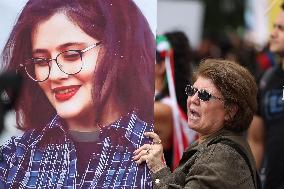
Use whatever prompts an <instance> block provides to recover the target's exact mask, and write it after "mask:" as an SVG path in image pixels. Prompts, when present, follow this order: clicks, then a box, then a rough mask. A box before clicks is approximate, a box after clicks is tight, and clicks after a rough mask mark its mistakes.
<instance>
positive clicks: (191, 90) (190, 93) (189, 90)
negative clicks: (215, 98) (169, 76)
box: [185, 85, 195, 96]
mask: <svg viewBox="0 0 284 189" xmlns="http://www.w3.org/2000/svg"><path fill="white" fill-rule="evenodd" d="M185 92H186V94H187V95H188V96H193V95H194V93H195V90H194V88H193V87H192V86H190V85H188V86H186V88H185Z"/></svg>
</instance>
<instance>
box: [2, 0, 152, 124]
mask: <svg viewBox="0 0 284 189" xmlns="http://www.w3.org/2000/svg"><path fill="white" fill-rule="evenodd" d="M58 12H60V13H61V12H62V13H64V14H65V15H66V16H67V17H68V18H69V19H70V20H72V21H73V22H74V23H75V24H77V25H78V26H79V27H80V28H81V29H82V30H83V31H84V32H85V33H86V34H88V35H90V36H91V37H93V38H96V39H99V40H101V41H102V49H103V50H102V53H103V54H102V55H101V57H100V58H99V61H98V63H97V64H98V65H97V67H96V70H95V73H94V78H93V83H94V85H93V91H92V95H93V100H94V104H95V106H94V115H95V122H96V123H100V121H101V117H102V113H103V110H104V108H105V107H106V106H113V105H114V104H109V103H108V99H109V96H110V95H111V96H112V97H113V98H114V101H115V105H116V106H118V107H117V109H118V110H119V112H120V113H121V115H124V114H126V113H128V112H131V111H136V113H137V114H138V116H139V117H140V118H141V119H143V120H145V121H148V122H151V123H152V122H153V94H154V85H153V76H154V60H155V52H154V50H155V40H154V36H153V34H152V32H151V30H150V28H149V25H148V23H147V21H146V19H145V18H144V16H143V14H142V13H141V11H140V10H139V8H137V6H136V5H135V3H134V2H132V1H131V0H30V1H28V3H27V4H26V6H25V7H24V9H23V11H22V12H21V14H20V16H19V19H18V21H17V23H16V25H15V26H14V28H13V30H12V33H11V35H10V37H9V39H8V41H7V43H6V46H5V48H4V51H3V54H2V58H3V62H4V64H5V67H6V68H7V69H8V70H16V69H17V68H18V65H19V64H21V63H23V62H24V61H25V60H26V59H27V58H30V57H31V49H32V46H31V33H32V31H33V29H34V27H35V26H37V25H38V24H39V23H41V22H43V21H45V20H47V19H49V18H50V17H51V16H52V15H54V14H55V13H58ZM100 54H101V53H100ZM24 80H25V82H24V86H23V91H22V94H21V98H20V99H19V103H18V107H17V122H18V126H20V127H21V128H38V127H41V126H44V125H45V124H46V123H47V122H48V121H49V119H50V118H51V116H52V115H53V114H55V113H56V111H55V109H54V108H53V107H52V105H51V104H50V103H49V101H48V99H47V97H46V96H45V95H44V93H43V92H42V91H41V89H40V88H39V87H38V84H37V83H36V82H33V81H31V80H30V79H28V78H27V77H25V79H24ZM74 108H76V107H74ZM38 115H39V116H38Z"/></svg>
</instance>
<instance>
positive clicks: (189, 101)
mask: <svg viewBox="0 0 284 189" xmlns="http://www.w3.org/2000/svg"><path fill="white" fill-rule="evenodd" d="M192 103H194V104H196V105H199V104H200V99H199V98H198V92H196V93H195V94H194V95H193V96H188V97H187V105H190V104H192Z"/></svg>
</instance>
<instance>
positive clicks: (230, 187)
mask: <svg viewBox="0 0 284 189" xmlns="http://www.w3.org/2000/svg"><path fill="white" fill-rule="evenodd" d="M220 138H222V139H225V140H229V141H232V142H233V143H235V144H237V145H238V146H239V147H240V148H241V149H242V151H243V152H244V154H245V155H246V156H247V157H248V160H249V162H250V165H251V167H252V170H254V171H253V177H254V178H253V177H252V175H251V171H250V169H249V166H248V164H247V163H246V161H245V159H244V158H243V157H242V156H241V155H240V153H238V152H237V150H236V149H234V148H232V147H231V146H228V145H226V144H223V143H221V142H217V143H215V142H214V141H220V140H219V139H220ZM255 172H256V168H255V161H254V159H253V156H252V153H251V150H250V147H249V145H248V143H247V141H246V140H245V138H244V136H243V135H241V134H236V133H233V132H230V131H227V130H225V129H223V130H221V131H219V132H217V133H216V134H214V135H212V136H210V137H208V138H207V139H206V140H205V141H203V142H202V143H200V144H198V143H195V144H193V145H192V146H190V147H189V148H188V149H187V150H186V151H185V152H184V154H183V157H182V159H181V161H180V164H179V166H178V167H177V168H176V170H175V171H174V172H173V173H171V172H170V169H169V168H163V169H162V170H160V171H158V172H157V173H155V174H153V175H152V178H153V184H154V189H156V188H189V189H253V188H254V180H256V174H255ZM253 179H254V180H253Z"/></svg>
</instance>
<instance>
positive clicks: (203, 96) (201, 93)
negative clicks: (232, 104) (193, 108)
mask: <svg viewBox="0 0 284 189" xmlns="http://www.w3.org/2000/svg"><path fill="white" fill-rule="evenodd" d="M196 92H197V93H198V94H197V96H198V98H199V99H200V100H202V101H204V102H205V101H209V100H210V99H218V100H221V101H223V99H222V98H220V97H216V96H213V95H212V94H211V93H209V92H208V91H206V90H204V89H201V90H198V89H197V88H195V87H193V86H192V85H187V86H186V87H185V93H186V94H187V96H193V95H194V94H195V93H196Z"/></svg>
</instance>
